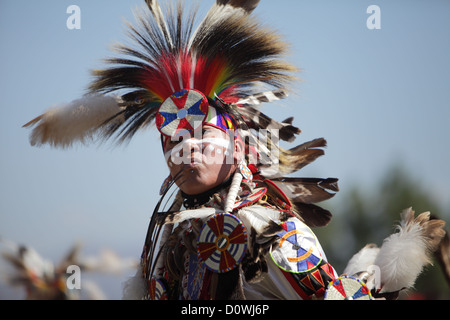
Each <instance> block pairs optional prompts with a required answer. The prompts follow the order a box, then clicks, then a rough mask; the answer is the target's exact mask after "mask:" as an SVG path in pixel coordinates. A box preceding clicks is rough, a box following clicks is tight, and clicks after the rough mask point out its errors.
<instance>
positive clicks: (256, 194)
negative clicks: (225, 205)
mask: <svg viewBox="0 0 450 320" xmlns="http://www.w3.org/2000/svg"><path fill="white" fill-rule="evenodd" d="M266 192H267V188H265V187H263V188H257V189H254V191H253V193H252V192H249V193H247V194H244V195H242V196H241V198H240V200H239V201H236V203H235V204H234V209H235V210H236V209H240V208H242V207H245V206H249V205H251V204H253V203H255V202H256V201H258V200H259V199H261V198H262V197H264V195H265V194H266Z"/></svg>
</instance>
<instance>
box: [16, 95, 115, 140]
mask: <svg viewBox="0 0 450 320" xmlns="http://www.w3.org/2000/svg"><path fill="white" fill-rule="evenodd" d="M119 102H120V101H119V98H118V97H116V96H106V95H101V94H90V95H86V96H84V97H83V98H81V99H77V100H74V101H72V102H70V103H67V104H62V105H59V106H57V107H54V108H51V109H49V110H48V111H47V112H45V113H44V114H42V115H40V116H39V117H37V118H35V119H33V120H31V121H30V122H28V123H27V124H25V125H24V127H32V126H35V127H34V128H33V131H32V132H31V134H30V143H31V145H37V146H39V145H43V144H49V145H51V146H53V147H62V148H66V147H70V146H72V145H73V143H74V142H81V143H85V142H86V141H88V140H91V139H92V138H93V136H94V134H95V133H96V132H97V130H98V129H99V127H100V126H101V125H102V124H103V123H104V122H105V121H106V120H108V119H110V118H111V117H113V116H114V115H116V114H117V113H119V112H120V111H121V110H122V109H121V107H120V105H119Z"/></svg>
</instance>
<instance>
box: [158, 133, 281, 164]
mask: <svg viewBox="0 0 450 320" xmlns="http://www.w3.org/2000/svg"><path fill="white" fill-rule="evenodd" d="M168 139H170V142H167V141H166V143H165V144H166V147H165V148H164V150H165V153H164V156H165V159H166V161H167V162H168V163H169V165H170V164H174V165H180V164H191V163H193V162H200V160H201V162H203V163H205V164H233V163H235V161H236V159H235V144H236V143H240V144H241V148H242V149H241V150H242V151H241V155H242V156H244V155H245V157H246V159H247V163H248V164H254V165H256V164H260V165H271V166H273V165H278V164H279V130H278V129H260V130H258V131H257V132H256V131H254V132H252V134H249V131H247V130H243V129H237V130H231V129H229V130H226V136H224V137H209V136H208V135H206V136H204V135H203V133H202V131H201V130H195V131H194V134H193V135H191V134H190V132H189V131H188V130H180V132H179V133H178V136H177V137H172V138H168ZM167 146H169V147H167Z"/></svg>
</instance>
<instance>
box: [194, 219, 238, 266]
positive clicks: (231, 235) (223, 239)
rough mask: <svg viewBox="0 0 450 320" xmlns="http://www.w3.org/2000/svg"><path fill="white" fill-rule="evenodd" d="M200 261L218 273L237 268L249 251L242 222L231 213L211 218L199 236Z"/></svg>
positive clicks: (198, 250)
mask: <svg viewBox="0 0 450 320" xmlns="http://www.w3.org/2000/svg"><path fill="white" fill-rule="evenodd" d="M197 243H198V244H197V253H198V257H199V260H200V261H202V262H203V263H204V264H205V265H206V267H207V268H208V269H210V270H211V271H214V272H218V273H224V272H228V271H230V270H233V269H234V268H236V267H237V266H238V265H239V263H240V262H241V260H242V259H243V257H244V255H245V252H246V250H247V232H246V230H245V227H244V225H243V224H242V222H241V221H240V220H239V219H238V218H236V217H235V216H234V215H232V214H229V213H219V214H216V215H215V216H213V217H211V218H209V219H208V220H207V221H206V222H205V224H204V225H203V227H202V230H201V231H200V234H199V236H198V242H197Z"/></svg>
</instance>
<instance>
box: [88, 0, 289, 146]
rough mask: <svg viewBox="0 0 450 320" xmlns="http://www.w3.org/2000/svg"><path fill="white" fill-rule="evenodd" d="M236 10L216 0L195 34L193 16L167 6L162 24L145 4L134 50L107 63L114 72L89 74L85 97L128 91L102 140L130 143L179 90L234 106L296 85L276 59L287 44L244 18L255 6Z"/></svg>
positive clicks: (152, 5)
mask: <svg viewBox="0 0 450 320" xmlns="http://www.w3.org/2000/svg"><path fill="white" fill-rule="evenodd" d="M251 2H252V3H256V2H257V1H256V2H255V1H251ZM234 5H235V4H227V1H218V2H217V3H216V4H215V5H214V6H213V7H212V8H211V10H210V11H209V13H208V15H207V16H206V18H205V19H203V21H202V22H201V23H200V24H199V25H198V27H197V28H194V22H195V20H196V19H195V14H196V11H191V12H190V13H186V12H189V10H185V8H184V6H183V5H182V4H181V3H178V5H177V8H176V9H175V8H173V7H171V6H169V7H168V8H166V10H167V12H168V13H169V14H167V15H166V16H167V18H166V16H165V15H164V14H163V10H161V8H160V7H159V5H158V4H157V2H156V1H147V6H148V9H150V14H148V13H149V12H148V11H147V14H146V15H140V14H137V16H138V23H137V26H132V25H129V31H130V32H129V34H130V36H131V38H132V39H133V40H134V42H135V44H136V46H137V47H136V48H132V47H130V46H125V45H119V46H117V48H116V49H117V51H118V52H119V53H121V54H124V55H126V57H125V58H112V59H108V60H107V62H108V63H110V64H112V65H113V66H112V67H110V68H106V69H103V70H96V71H94V73H93V74H94V76H95V79H94V81H93V82H92V84H91V86H90V89H91V92H95V93H109V92H116V91H118V90H127V92H126V93H125V94H123V95H122V98H123V99H124V100H125V103H124V105H126V106H127V108H126V109H127V110H125V111H123V112H122V113H120V114H119V115H118V117H119V116H120V119H121V120H120V121H119V123H120V124H119V125H118V122H117V118H113V119H110V120H114V125H113V126H110V127H109V130H106V131H104V132H106V136H111V135H114V134H118V135H121V139H122V140H123V139H126V138H131V137H132V136H133V134H134V133H135V132H136V131H137V130H138V129H139V128H141V127H142V126H145V125H148V124H150V123H151V122H152V121H153V120H154V118H155V116H156V112H157V108H158V107H159V105H160V104H161V103H162V102H163V101H164V100H165V99H166V98H168V97H169V96H170V95H172V94H173V93H175V92H178V91H181V90H184V89H196V90H198V91H200V92H202V93H203V94H204V95H205V96H207V97H208V98H210V99H212V100H214V99H216V98H217V97H218V98H220V99H221V100H222V101H225V102H226V103H232V102H237V101H238V100H241V99H245V98H246V97H248V96H251V95H254V94H258V93H260V92H261V90H262V88H265V87H269V89H268V88H265V90H270V89H273V88H275V89H278V88H285V87H286V86H287V85H288V83H289V82H290V81H292V80H294V77H293V76H292V75H291V73H292V72H294V71H296V70H297V69H296V68H295V67H293V66H292V65H290V64H288V63H285V62H283V61H281V60H280V59H279V57H280V56H281V55H282V54H283V53H284V52H285V48H286V45H285V43H284V42H282V41H281V40H280V38H279V37H278V36H277V35H276V34H275V33H274V32H273V31H272V30H268V29H265V28H261V27H260V26H259V24H258V23H257V22H256V21H255V20H254V19H253V18H252V17H250V16H249V13H250V12H251V11H252V10H253V9H254V7H255V5H253V4H252V5H251V6H250V5H249V6H248V9H247V10H243V7H240V8H236V7H233V6H234ZM173 12H176V14H173ZM236 110H237V109H236Z"/></svg>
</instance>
